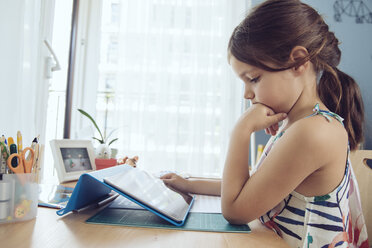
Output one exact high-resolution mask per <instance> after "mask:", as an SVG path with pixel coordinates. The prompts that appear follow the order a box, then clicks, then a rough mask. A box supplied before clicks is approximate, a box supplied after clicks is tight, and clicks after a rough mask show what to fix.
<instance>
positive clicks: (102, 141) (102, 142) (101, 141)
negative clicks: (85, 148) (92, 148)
mask: <svg viewBox="0 0 372 248" xmlns="http://www.w3.org/2000/svg"><path fill="white" fill-rule="evenodd" d="M92 138H93V139H95V140H98V142H99V143H100V144H104V143H105V141H104V140H100V139H98V138H96V137H92Z"/></svg>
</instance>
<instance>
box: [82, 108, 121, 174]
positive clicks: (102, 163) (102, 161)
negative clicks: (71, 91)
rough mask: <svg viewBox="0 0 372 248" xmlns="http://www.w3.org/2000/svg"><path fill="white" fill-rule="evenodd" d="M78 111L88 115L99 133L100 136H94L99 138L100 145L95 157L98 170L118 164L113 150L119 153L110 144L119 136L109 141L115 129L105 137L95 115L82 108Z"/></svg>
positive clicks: (95, 138)
mask: <svg viewBox="0 0 372 248" xmlns="http://www.w3.org/2000/svg"><path fill="white" fill-rule="evenodd" d="M78 111H79V112H80V113H81V114H82V115H84V116H86V117H87V118H88V119H89V120H90V121H91V122H92V123H93V125H94V126H95V128H96V129H97V131H98V133H99V137H98V138H97V137H92V138H93V139H94V140H97V141H98V142H99V145H98V147H96V159H95V162H96V168H97V170H99V169H104V168H107V167H111V166H114V165H116V164H117V160H116V158H115V156H116V154H113V152H112V151H114V153H117V150H116V149H115V150H114V149H111V148H110V145H111V144H112V143H114V142H115V141H117V140H118V138H115V139H112V140H110V141H109V137H110V136H111V134H112V133H113V131H115V130H113V131H111V132H110V133H109V135H107V136H106V137H104V136H103V135H102V132H101V130H100V129H99V127H98V125H97V123H96V121H95V120H94V119H93V117H92V116H91V115H90V114H88V113H87V112H86V111H84V110H82V109H78Z"/></svg>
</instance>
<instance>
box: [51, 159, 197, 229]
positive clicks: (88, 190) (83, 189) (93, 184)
mask: <svg viewBox="0 0 372 248" xmlns="http://www.w3.org/2000/svg"><path fill="white" fill-rule="evenodd" d="M129 169H131V167H130V166H129V165H118V166H114V167H110V168H107V169H103V170H99V171H94V172H90V173H85V174H83V175H81V176H80V178H79V180H78V182H77V184H76V186H75V188H74V191H73V192H72V195H71V197H70V200H69V201H68V203H67V205H66V207H65V208H63V209H60V210H58V211H57V214H58V215H60V216H62V215H64V214H67V213H69V212H71V211H73V210H78V209H80V208H83V207H85V206H88V205H91V204H94V203H96V202H99V201H101V200H102V199H105V198H106V197H107V196H108V194H109V193H110V192H111V191H112V190H113V191H115V192H117V193H119V194H120V195H122V196H124V197H125V198H127V199H129V200H131V201H133V202H135V203H136V204H138V205H140V206H141V207H143V208H145V209H147V210H149V211H151V212H152V213H154V214H156V215H158V216H159V217H161V218H163V219H164V220H166V221H168V222H169V223H172V224H173V225H175V226H182V225H184V224H185V220H186V218H187V216H188V214H189V212H190V209H191V207H192V204H193V203H194V197H193V199H192V201H191V204H190V206H189V209H188V211H187V214H186V215H185V218H184V219H183V220H182V221H181V222H178V221H175V220H173V219H170V218H169V217H168V216H166V215H164V214H163V213H160V212H159V211H157V210H156V209H153V208H151V207H149V206H147V205H146V204H143V203H141V202H138V201H137V200H135V199H133V198H132V197H130V196H129V195H127V194H125V193H123V192H121V191H120V190H118V189H116V188H114V187H111V186H110V185H109V184H107V183H105V182H104V181H103V179H104V178H106V177H109V176H113V175H116V174H118V173H122V172H125V171H127V170H129Z"/></svg>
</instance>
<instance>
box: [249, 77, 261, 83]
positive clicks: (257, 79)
mask: <svg viewBox="0 0 372 248" xmlns="http://www.w3.org/2000/svg"><path fill="white" fill-rule="evenodd" d="M260 78H261V77H260V76H258V77H255V78H252V79H250V80H249V81H250V82H251V83H257V82H258V81H260Z"/></svg>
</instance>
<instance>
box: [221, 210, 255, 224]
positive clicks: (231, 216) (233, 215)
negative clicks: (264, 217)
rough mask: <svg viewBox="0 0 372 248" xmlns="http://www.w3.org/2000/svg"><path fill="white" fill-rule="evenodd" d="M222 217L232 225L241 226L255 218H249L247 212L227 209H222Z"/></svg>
mask: <svg viewBox="0 0 372 248" xmlns="http://www.w3.org/2000/svg"><path fill="white" fill-rule="evenodd" d="M222 215H223V217H224V218H225V219H226V220H227V221H228V222H229V223H230V224H233V225H243V224H247V223H249V222H251V221H252V220H254V219H255V218H251V217H250V216H249V213H248V212H241V211H236V210H235V211H234V210H233V209H229V208H222Z"/></svg>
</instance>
